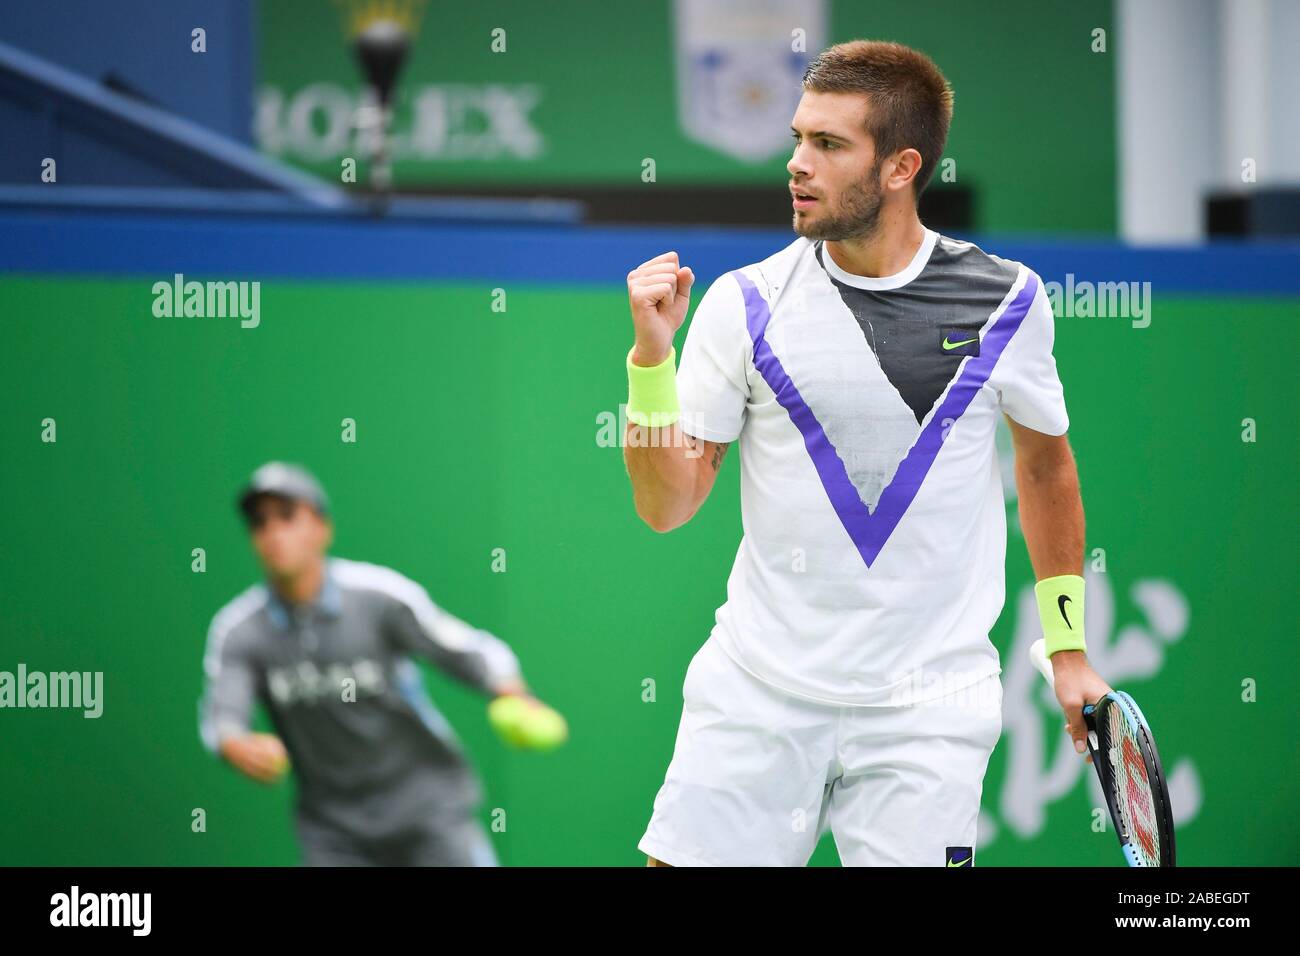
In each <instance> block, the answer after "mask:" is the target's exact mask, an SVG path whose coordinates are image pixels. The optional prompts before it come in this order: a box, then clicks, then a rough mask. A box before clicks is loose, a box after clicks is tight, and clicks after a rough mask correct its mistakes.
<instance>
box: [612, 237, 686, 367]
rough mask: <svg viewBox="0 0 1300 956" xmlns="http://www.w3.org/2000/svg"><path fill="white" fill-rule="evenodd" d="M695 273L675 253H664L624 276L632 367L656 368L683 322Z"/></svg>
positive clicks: (664, 357)
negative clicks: (632, 345) (632, 330)
mask: <svg viewBox="0 0 1300 956" xmlns="http://www.w3.org/2000/svg"><path fill="white" fill-rule="evenodd" d="M694 284H695V273H693V272H691V270H690V268H689V267H683V266H681V265H680V264H679V263H678V261H677V253H675V252H665V253H664V254H663V255H661V256H655V257H654V258H653V259H651V260H649V261H648V262H643V263H641V265H639V266H637V267H636V268H635V269H633V270H632V271H631V272H629V273H628V274H627V299H628V304H629V305H630V306H631V307H632V325H633V327H634V328H635V331H636V347H635V348H634V349H633V352H632V364H634V365H659V364H661V363H662V362H663V360H664V359H666V358H667V357H668V352H669V350H671V349H672V347H673V336H675V335H676V334H677V330H678V329H680V328H681V327H682V323H683V322H685V321H686V311H687V309H689V308H690V304H691V286H692V285H694Z"/></svg>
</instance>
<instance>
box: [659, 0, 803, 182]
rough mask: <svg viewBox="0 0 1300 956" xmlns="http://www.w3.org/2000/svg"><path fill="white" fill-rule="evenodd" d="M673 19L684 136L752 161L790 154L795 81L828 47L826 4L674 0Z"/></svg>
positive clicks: (771, 0) (794, 0)
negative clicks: (822, 50) (801, 33)
mask: <svg viewBox="0 0 1300 956" xmlns="http://www.w3.org/2000/svg"><path fill="white" fill-rule="evenodd" d="M674 14H675V17H674V19H675V24H674V32H675V37H676V55H677V112H678V116H679V117H680V121H681V125H682V129H683V131H684V132H685V133H686V134H687V136H689V137H690V138H691V139H694V140H696V141H698V142H700V143H704V144H705V145H708V146H711V147H713V148H714V149H716V150H718V151H719V152H722V153H726V154H727V155H729V156H734V157H735V158H736V159H739V160H742V161H744V162H749V163H757V162H762V161H764V160H767V159H769V158H771V157H772V156H773V155H775V154H777V153H780V152H785V151H788V150H789V149H790V147H791V141H790V118H791V117H792V116H794V111H795V109H796V108H797V107H798V105H799V97H800V96H801V95H802V93H803V89H802V87H801V86H800V80H802V79H803V74H804V70H805V69H806V68H807V66H808V63H809V62H810V61H811V60H812V58H813V57H814V56H816V54H817V53H818V52H820V51H821V49H822V48H823V46H824V45H825V35H826V3H825V0H676V2H675V4H674ZM795 30H802V31H804V33H803V35H802V37H801V42H800V44H799V47H800V48H798V49H796V48H795V47H796V42H795V41H796V35H795V33H794V31H795Z"/></svg>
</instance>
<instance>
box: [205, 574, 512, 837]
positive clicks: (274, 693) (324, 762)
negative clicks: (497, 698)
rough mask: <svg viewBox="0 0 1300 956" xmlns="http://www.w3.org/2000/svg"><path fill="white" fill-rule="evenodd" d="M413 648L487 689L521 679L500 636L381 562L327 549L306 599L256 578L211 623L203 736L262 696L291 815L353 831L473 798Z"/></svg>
mask: <svg viewBox="0 0 1300 956" xmlns="http://www.w3.org/2000/svg"><path fill="white" fill-rule="evenodd" d="M412 655H418V656H420V657H424V658H426V659H428V660H430V661H432V662H434V663H435V664H437V665H439V666H440V667H442V668H443V669H444V670H446V671H447V672H449V673H451V674H452V675H453V676H455V677H457V678H459V679H460V680H461V681H463V682H465V683H467V684H469V685H471V686H473V687H477V688H479V689H481V690H483V691H484V692H485V693H492V692H493V690H494V688H496V687H497V686H499V685H500V683H501V682H502V681H504V680H507V679H511V678H517V677H518V676H519V662H518V660H517V659H516V658H515V655H514V653H513V652H512V651H511V650H510V648H509V647H507V646H506V645H505V644H504V643H503V642H502V641H500V640H499V639H497V638H496V637H493V636H492V635H491V634H489V633H487V632H486V631H483V630H479V629H478V628H474V627H471V626H470V625H468V624H466V623H465V622H464V621H461V620H460V619H458V618H456V617H454V616H453V615H451V614H449V613H448V612H447V611H445V610H443V609H442V608H440V607H438V606H437V605H436V604H434V602H433V601H432V600H431V599H430V597H429V595H428V593H427V592H426V591H425V589H424V588H422V587H421V586H420V585H419V584H417V583H415V582H414V581H412V580H410V579H409V578H406V577H404V576H403V575H401V574H399V573H398V572H396V571H393V570H391V569H390V568H385V567H381V566H379V565H375V564H365V563H362V562H359V561H348V560H344V559H342V558H328V559H327V561H326V573H325V581H324V586H323V587H322V589H321V593H320V595H319V596H318V598H317V599H316V601H315V602H313V603H312V604H309V605H298V606H292V607H291V606H289V605H286V604H285V603H284V602H283V601H281V600H280V598H279V597H278V596H277V595H276V594H275V592H274V591H273V590H272V589H270V588H268V587H267V586H265V585H261V584H259V585H255V586H254V587H251V588H249V589H248V590H247V591H245V592H244V593H243V594H241V595H239V596H238V597H237V598H235V599H234V600H233V601H231V602H230V603H229V604H227V605H226V606H225V607H223V608H222V609H221V610H220V611H219V612H218V613H217V615H216V616H215V617H214V618H213V620H212V626H211V628H210V630H209V632H208V643H207V651H206V653H205V656H204V672H205V675H206V685H205V689H204V693H203V697H202V700H201V701H200V704H199V710H200V715H199V721H200V734H201V736H202V738H203V742H204V744H205V746H207V748H208V749H209V750H211V751H212V752H214V753H215V752H216V751H217V747H218V744H219V743H220V741H221V739H222V738H223V737H225V736H228V735H231V734H241V733H247V732H248V730H249V728H250V723H251V719H252V710H253V705H254V703H255V702H257V701H260V702H261V703H262V704H263V705H264V706H265V707H266V709H267V712H268V714H269V716H270V719H271V722H272V723H273V724H274V726H275V728H276V731H277V733H278V734H279V735H280V738H281V739H282V740H283V741H284V744H285V747H286V748H287V749H288V751H289V755H290V759H291V760H292V761H293V767H294V771H295V774H296V776H297V783H298V813H299V814H300V816H302V817H303V818H304V819H306V820H309V821H310V822H312V823H315V824H318V825H324V826H327V827H330V828H333V829H337V830H339V831H341V832H343V833H346V834H349V835H351V836H354V837H358V838H362V839H369V838H374V839H378V838H383V837H390V836H393V835H396V834H400V833H402V832H404V831H409V830H411V829H413V828H419V827H420V826H423V825H426V824H427V823H428V822H429V821H431V820H433V819H435V818H436V817H437V816H439V815H442V814H444V813H448V812H451V813H454V812H456V811H458V810H466V809H469V808H472V807H473V806H475V805H477V804H478V803H479V802H480V801H481V800H482V796H483V794H482V789H481V785H480V784H479V781H478V777H477V775H476V774H475V772H474V771H473V769H472V767H471V766H470V764H469V762H468V760H467V758H466V756H465V754H464V751H463V749H462V747H461V744H460V742H459V741H458V740H457V738H456V736H455V733H454V732H453V731H452V729H451V727H450V725H449V724H448V723H447V721H446V720H445V719H444V718H443V716H442V715H441V714H440V713H439V712H438V711H437V710H436V709H435V708H434V706H433V703H432V701H430V699H429V697H428V694H427V693H426V692H425V690H424V686H423V684H422V683H421V681H420V675H419V672H418V670H417V669H416V666H415V663H414V661H413V660H412V659H411V658H412Z"/></svg>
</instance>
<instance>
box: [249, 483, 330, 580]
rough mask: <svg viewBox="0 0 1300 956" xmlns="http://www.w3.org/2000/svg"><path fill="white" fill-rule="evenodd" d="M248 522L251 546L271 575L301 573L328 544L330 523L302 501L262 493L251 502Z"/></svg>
mask: <svg viewBox="0 0 1300 956" xmlns="http://www.w3.org/2000/svg"><path fill="white" fill-rule="evenodd" d="M249 525H250V527H251V529H252V534H253V549H254V550H255V551H256V552H257V556H258V557H259V558H260V559H261V561H262V567H264V568H265V569H266V571H267V573H268V574H270V575H271V576H272V577H294V576H296V575H298V574H301V573H302V572H303V571H305V570H306V569H307V568H309V567H311V565H312V564H313V562H316V561H319V560H320V556H321V555H322V554H324V553H325V549H326V548H327V547H329V542H330V535H331V528H330V523H329V522H328V521H326V520H325V519H324V518H322V517H321V516H320V515H319V514H317V513H316V511H315V509H313V508H312V507H311V506H310V505H306V504H304V503H302V502H301V501H290V500H289V499H287V498H280V497H277V496H275V495H262V496H261V497H260V498H258V499H257V500H256V501H254V502H253V506H252V512H251V513H250V516H249Z"/></svg>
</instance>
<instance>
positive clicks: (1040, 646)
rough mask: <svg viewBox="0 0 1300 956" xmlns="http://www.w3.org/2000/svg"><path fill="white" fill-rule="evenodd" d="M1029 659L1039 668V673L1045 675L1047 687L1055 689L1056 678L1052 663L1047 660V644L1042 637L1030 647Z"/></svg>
mask: <svg viewBox="0 0 1300 956" xmlns="http://www.w3.org/2000/svg"><path fill="white" fill-rule="evenodd" d="M1029 659H1030V660H1031V661H1033V662H1034V666H1035V667H1037V668H1038V673H1040V674H1042V675H1043V680H1045V681H1047V686H1048V687H1051V688H1055V687H1056V678H1055V677H1053V675H1052V662H1051V661H1050V660H1048V658H1047V642H1046V641H1045V640H1043V639H1042V638H1041V637H1040V638H1039V639H1038V640H1036V641H1034V643H1033V644H1031V645H1029Z"/></svg>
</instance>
